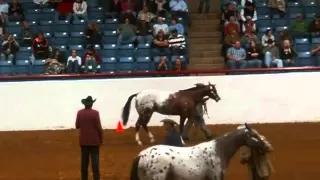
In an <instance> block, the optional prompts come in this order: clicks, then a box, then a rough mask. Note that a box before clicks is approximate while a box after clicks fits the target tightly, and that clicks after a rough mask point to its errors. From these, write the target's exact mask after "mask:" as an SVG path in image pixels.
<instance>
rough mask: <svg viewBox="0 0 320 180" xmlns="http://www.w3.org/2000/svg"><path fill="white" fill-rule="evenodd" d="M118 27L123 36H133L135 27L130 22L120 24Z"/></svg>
mask: <svg viewBox="0 0 320 180" xmlns="http://www.w3.org/2000/svg"><path fill="white" fill-rule="evenodd" d="M118 29H119V30H120V33H121V35H123V36H135V35H136V27H135V26H134V25H132V24H120V25H119V27H118Z"/></svg>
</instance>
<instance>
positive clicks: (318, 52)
mask: <svg viewBox="0 0 320 180" xmlns="http://www.w3.org/2000/svg"><path fill="white" fill-rule="evenodd" d="M311 53H312V55H313V56H316V58H317V65H318V66H320V43H319V44H317V45H315V46H314V47H313V49H312V50H311Z"/></svg>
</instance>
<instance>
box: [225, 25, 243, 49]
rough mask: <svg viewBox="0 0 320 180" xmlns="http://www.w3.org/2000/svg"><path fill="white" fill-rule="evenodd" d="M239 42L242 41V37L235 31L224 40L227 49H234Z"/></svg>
mask: <svg viewBox="0 0 320 180" xmlns="http://www.w3.org/2000/svg"><path fill="white" fill-rule="evenodd" d="M237 41H241V39H240V36H239V34H238V33H237V32H236V31H235V30H233V31H231V34H228V35H227V36H226V37H225V39H224V47H225V49H228V48H229V47H232V46H233V45H234V44H235V43H236V42H237Z"/></svg>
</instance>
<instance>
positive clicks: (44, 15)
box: [37, 13, 54, 21]
mask: <svg viewBox="0 0 320 180" xmlns="http://www.w3.org/2000/svg"><path fill="white" fill-rule="evenodd" d="M53 19H54V14H53V13H41V15H39V16H38V19H37V20H40V21H50V20H51V21H52V20H53Z"/></svg>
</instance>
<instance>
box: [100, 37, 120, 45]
mask: <svg viewBox="0 0 320 180" xmlns="http://www.w3.org/2000/svg"><path fill="white" fill-rule="evenodd" d="M117 39H118V37H117V36H103V37H102V42H103V43H104V44H116V43H117Z"/></svg>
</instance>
